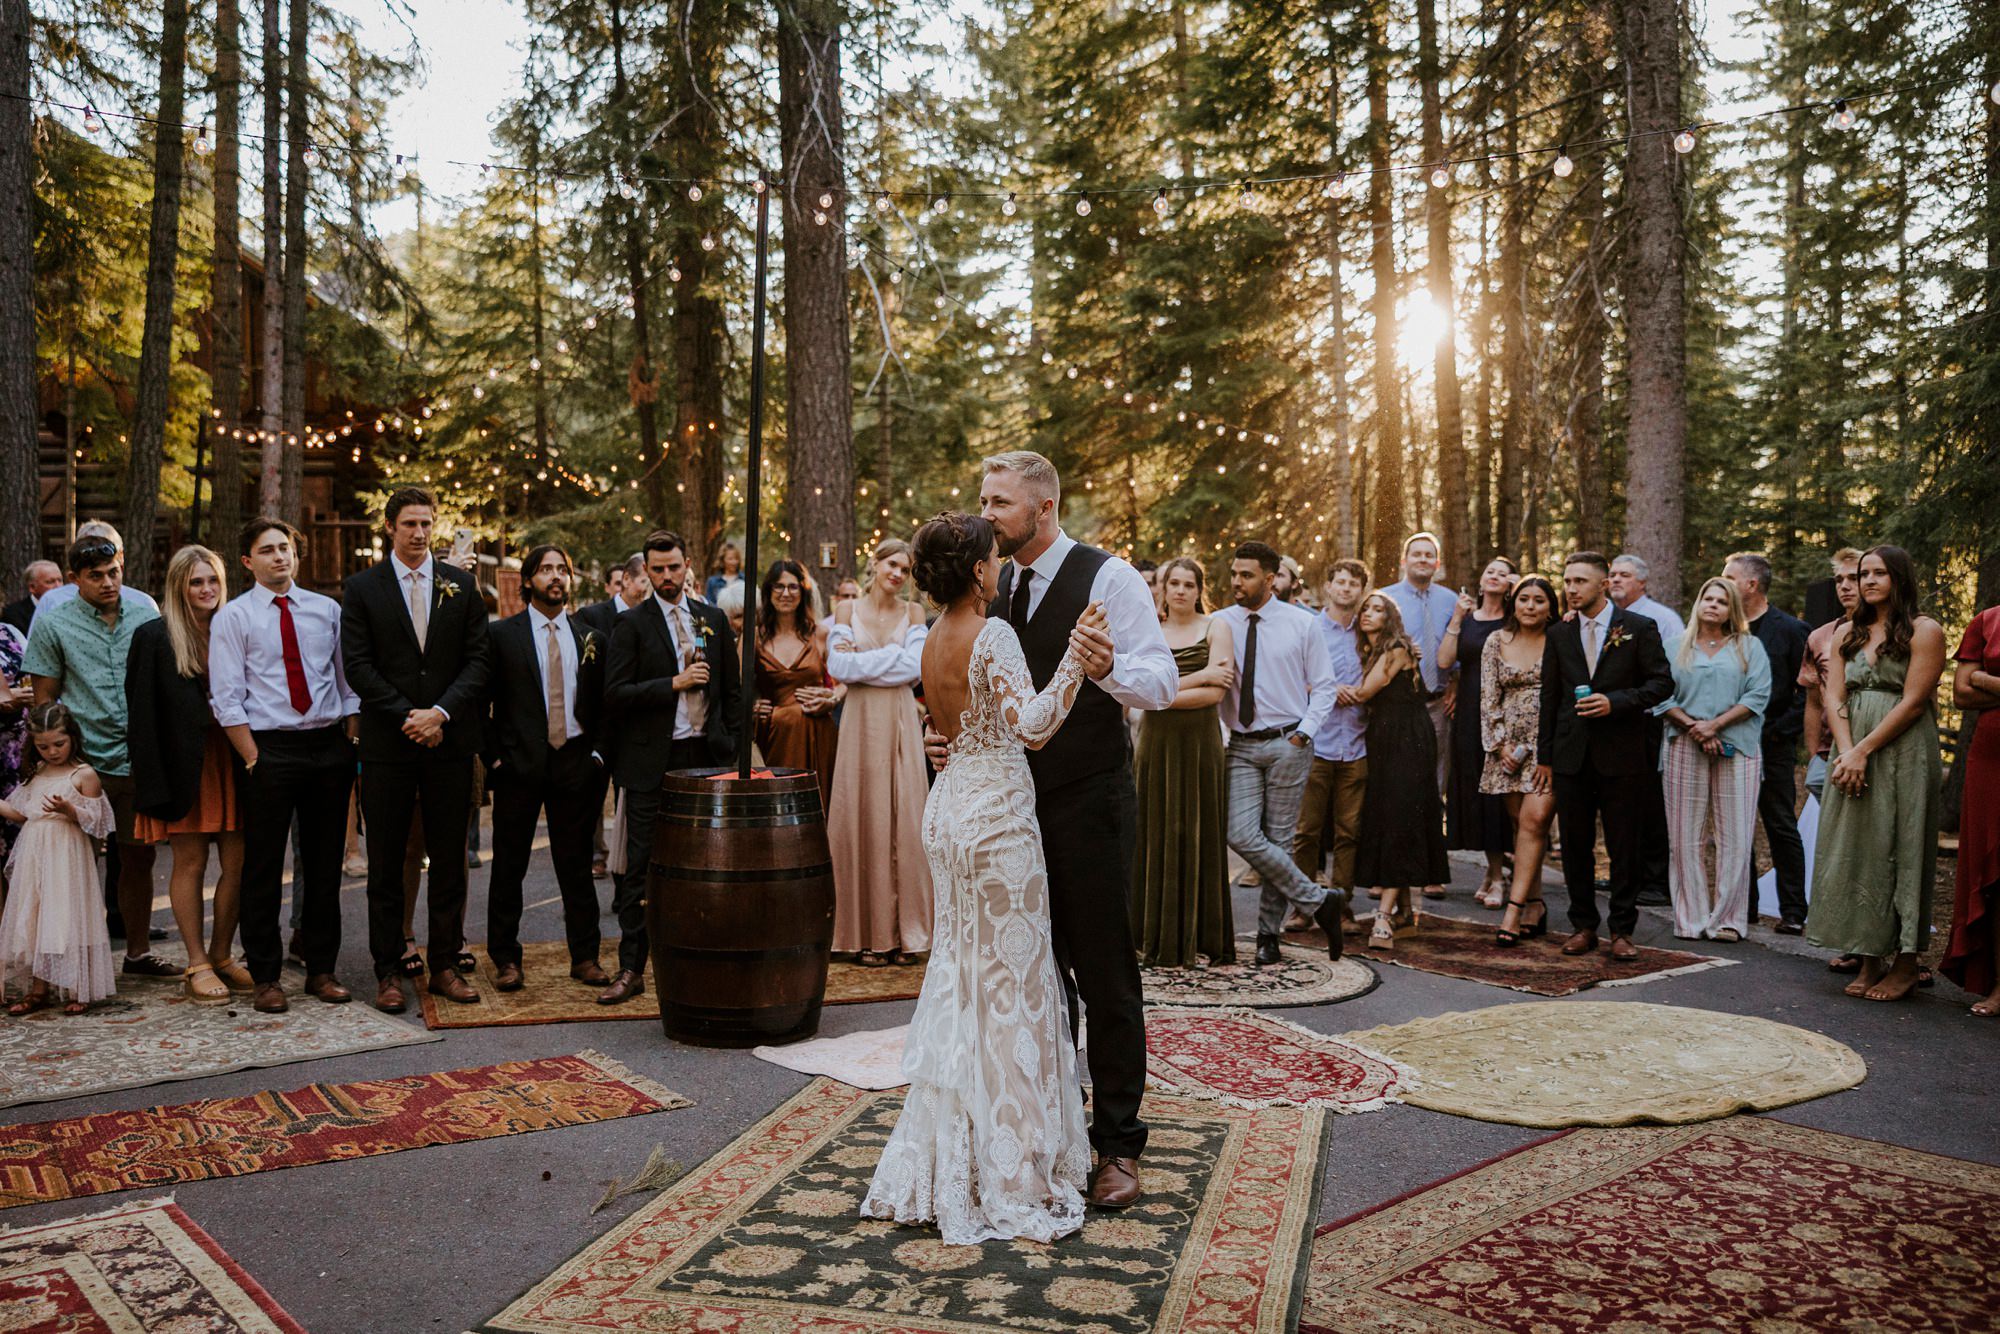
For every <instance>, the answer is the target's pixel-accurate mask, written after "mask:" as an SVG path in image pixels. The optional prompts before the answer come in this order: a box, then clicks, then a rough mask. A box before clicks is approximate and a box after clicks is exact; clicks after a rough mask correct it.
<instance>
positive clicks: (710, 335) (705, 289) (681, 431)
mask: <svg viewBox="0 0 2000 1334" xmlns="http://www.w3.org/2000/svg"><path fill="white" fill-rule="evenodd" d="M677 14H678V16H679V22H678V24H677V27H678V28H679V31H677V32H676V33H675V34H674V42H673V57H672V61H673V70H674V97H675V103H676V105H675V116H674V120H673V123H672V126H671V128H669V130H668V131H667V135H668V138H667V144H666V151H667V154H668V160H669V161H670V162H672V163H673V164H674V167H675V170H674V172H673V174H674V175H676V176H687V177H692V178H694V179H696V180H710V179H713V178H714V177H715V175H716V174H717V170H718V168H717V163H718V162H719V160H720V157H721V152H722V149H723V133H722V124H721V115H720V109H719V108H718V107H717V105H716V102H715V99H716V98H717V97H720V96H721V95H722V93H721V86H720V85H721V81H720V79H719V78H718V77H717V76H718V75H719V74H720V73H721V67H722V58H721V57H722V49H723V46H724V45H725V44H726V42H727V41H728V39H729V34H728V33H727V32H726V31H724V23H725V19H726V15H725V13H724V6H723V4H722V3H720V2H719V0H692V2H691V3H689V4H688V5H687V6H686V7H684V8H681V9H679V10H677ZM716 211H717V205H716V203H715V201H714V200H713V199H704V200H703V201H702V202H701V203H700V204H698V205H696V206H695V208H694V210H693V211H692V212H691V213H690V212H689V211H687V210H674V212H675V213H677V214H679V216H678V217H675V218H669V220H668V226H667V235H668V236H669V237H670V238H672V245H673V249H674V255H675V259H676V262H677V263H678V264H679V266H680V271H681V276H680V280H679V281H678V282H676V283H675V284H674V311H673V347H674V436H673V441H674V447H675V448H676V449H678V450H679V451H680V491H681V516H682V517H681V531H682V535H683V536H684V537H686V539H687V543H688V562H689V563H690V564H692V565H693V566H694V567H695V569H697V570H707V569H708V567H709V565H710V563H711V562H712V561H713V560H714V557H715V554H716V553H717V552H718V551H719V550H721V546H722V482H723V474H724V466H723V465H724V459H725V451H724V448H723V440H724V438H725V433H724V429H723V427H724V421H725V418H724V402H723V375H722V372H723V353H724V351H725V348H726V346H727V340H728V331H727V329H726V328H725V326H724V322H723V313H722V295H721V294H722V289H723V273H722V265H721V263H720V262H718V257H717V256H715V255H713V254H711V253H710V252H708V251H706V250H703V249H702V248H701V237H702V235H703V232H704V229H707V228H712V227H714V226H716V225H717V218H716ZM752 577H753V578H754V577H755V576H754V575H753V576H752Z"/></svg>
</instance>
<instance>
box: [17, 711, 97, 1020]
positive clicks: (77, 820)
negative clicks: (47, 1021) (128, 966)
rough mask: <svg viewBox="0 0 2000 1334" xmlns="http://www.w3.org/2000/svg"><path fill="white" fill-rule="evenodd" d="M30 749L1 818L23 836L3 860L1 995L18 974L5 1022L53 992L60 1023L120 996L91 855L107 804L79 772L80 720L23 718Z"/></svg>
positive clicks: (53, 715) (93, 779) (31, 714)
mask: <svg viewBox="0 0 2000 1334" xmlns="http://www.w3.org/2000/svg"><path fill="white" fill-rule="evenodd" d="M28 743H29V746H30V753H29V754H28V755H26V756H24V757H23V761H24V762H23V764H22V772H23V773H24V774H25V775H26V776H27V777H26V781H25V782H23V783H22V784H21V785H20V786H19V787H17V788H15V789H14V790H13V791H12V792H9V793H8V794H7V799H6V800H5V801H0V818H5V819H8V820H12V821H14V822H16V823H18V824H22V825H24V826H25V827H24V828H23V829H22V830H21V834H20V837H19V838H18V839H16V840H15V842H14V852H13V855H12V856H10V857H9V858H8V859H7V907H6V910H5V911H4V912H0V992H4V991H5V989H6V982H7V973H8V971H9V970H10V969H13V970H20V971H24V972H26V973H27V974H28V975H29V976H30V977H31V978H32V979H33V980H32V981H31V983H30V984H29V987H28V992H27V994H26V995H25V996H23V997H22V998H21V999H20V1000H18V1001H16V1002H14V1004H12V1005H10V1006H8V1007H7V1013H9V1014H13V1015H23V1014H32V1013H34V1012H35V1011H36V1010H39V1009H41V1008H43V1007H44V1006H46V1005H47V1004H48V1003H49V992H50V990H51V989H54V990H57V991H62V992H66V993H68V995H69V1001H68V1003H67V1004H65V1005H64V1006H63V1013H64V1014H82V1013H83V1012H84V1011H85V1010H87V1009H89V1008H90V1004H91V1002H92V1001H98V1000H104V999H105V998H107V997H109V996H112V995H115V994H116V993H117V990H118V984H117V979H116V976H115V974H114V973H113V972H112V967H111V936H110V934H109V933H108V932H107V931H106V930H105V926H104V905H103V901H102V898H101V896H100V894H99V892H98V879H97V858H96V855H95V854H94V852H93V851H92V849H91V846H90V840H91V839H93V838H108V837H110V836H111V834H112V831H113V828H114V819H113V816H112V813H111V802H110V801H109V800H108V799H107V798H106V797H105V795H104V785H103V784H102V783H101V782H100V781H99V780H98V777H97V771H96V770H95V769H92V768H91V767H90V766H89V765H87V764H85V763H84V762H83V759H82V751H83V734H82V732H81V730H80V729H79V728H78V727H77V724H76V719H75V718H74V717H72V716H71V715H70V711H69V710H68V709H66V708H64V707H63V706H62V705H61V704H60V703H50V704H37V705H35V706H34V707H33V708H32V709H30V710H29V711H28Z"/></svg>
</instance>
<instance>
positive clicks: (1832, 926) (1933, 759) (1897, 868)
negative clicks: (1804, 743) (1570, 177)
mask: <svg viewBox="0 0 2000 1334" xmlns="http://www.w3.org/2000/svg"><path fill="white" fill-rule="evenodd" d="M1908 671H1909V663H1908V662H1907V661H1903V660H1898V659H1896V658H1884V659H1882V660H1880V661H1877V662H1872V663H1871V662H1870V661H1869V660H1868V658H1867V655H1866V654H1865V653H1857V654H1856V655H1855V656H1854V657H1853V658H1852V659H1850V660H1849V661H1848V663H1847V674H1846V681H1847V716H1848V726H1849V728H1851V729H1852V730H1851V731H1850V732H1849V735H1850V736H1851V737H1852V738H1853V739H1854V740H1856V741H1859V740H1860V739H1861V738H1862V737H1865V736H1867V735H1868V734H1869V733H1870V732H1872V731H1874V730H1875V727H1876V725H1877V724H1879V723H1880V722H1881V721H1882V719H1883V718H1884V717H1886V716H1887V715H1888V713H1889V710H1891V709H1893V708H1895V707H1896V703H1897V701H1898V700H1900V699H1902V697H1903V680H1904V677H1905V674H1906V673H1907V672H1908ZM1943 782H1944V764H1943V761H1942V760H1940V759H1939V757H1938V732H1937V716H1936V713H1935V712H1934V711H1933V710H1931V709H1925V710H1924V712H1923V715H1922V716H1921V717H1919V718H1918V719H1917V720H1916V721H1915V722H1914V723H1911V724H1910V725H1909V726H1908V727H1907V728H1905V729H1903V734H1902V735H1901V736H1899V737H1897V738H1896V739H1895V740H1894V741H1891V742H1890V743H1889V744H1888V745H1887V746H1885V747H1883V748H1882V749H1881V750H1879V751H1877V752H1876V753H1875V754H1873V755H1871V756H1869V757H1868V787H1867V789H1866V790H1864V791H1863V792H1862V794H1861V795H1860V796H1858V797H1850V796H1848V795H1847V794H1846V793H1844V792H1842V791H1841V790H1840V789H1839V788H1837V787H1835V786H1834V785H1833V784H1832V783H1831V782H1829V783H1828V784H1827V785H1826V795H1825V796H1824V797H1823V798H1822V800H1821V805H1820V816H1819V843H1818V845H1817V848H1816V855H1815V859H1814V862H1813V883H1812V904H1811V908H1810V910H1809V912H1808V913H1807V916H1806V939H1807V940H1809V941H1811V942H1812V943H1813V944H1815V945H1819V946H1821V947H1823V948H1826V949H1835V950H1841V951H1844V952H1845V953H1848V954H1859V955H1865V956H1868V957H1871V958H1880V957H1883V956H1886V955H1891V954H1920V953H1922V952H1923V951H1924V950H1926V949H1928V948H1929V947H1930V943H1931V889H1932V883H1933V881H1934V879H1935V877H1936V871H1937V841H1938V819H1939V815H1940V811H1939V806H1940V796H1939V794H1940V791H1941V789H1942V787H1943Z"/></svg>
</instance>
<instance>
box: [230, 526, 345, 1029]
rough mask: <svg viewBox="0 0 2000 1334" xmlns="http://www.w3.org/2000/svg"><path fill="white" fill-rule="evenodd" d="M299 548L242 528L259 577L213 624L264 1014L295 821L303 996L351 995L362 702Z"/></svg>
mask: <svg viewBox="0 0 2000 1334" xmlns="http://www.w3.org/2000/svg"><path fill="white" fill-rule="evenodd" d="M299 547H300V537H299V531H298V529H296V528H294V527H292V526H291V525H290V524H288V523H286V522H284V520H282V519H268V518H258V519H252V520H251V521H250V522H249V523H247V524H245V525H244V526H243V531H242V536H241V540H240V549H241V553H242V557H243V568H245V569H246V570H248V571H250V577H251V578H252V579H254V580H255V581H256V582H255V583H254V584H253V585H252V586H251V588H250V590H249V591H248V592H247V593H245V594H244V595H243V596H241V597H238V598H231V599H230V600H229V601H228V602H227V603H225V604H223V607H222V609H221V610H220V611H218V612H216V613H215V620H214V622H213V623H212V624H210V626H209V630H208V699H209V707H210V708H212V709H213V710H214V711H215V721H216V723H217V724H218V725H219V726H221V728H222V729H223V731H224V733H225V734H226V735H227V736H228V737H229V744H230V745H232V746H234V747H235V748H236V753H237V755H238V756H240V757H241V758H242V760H243V769H244V772H243V782H242V787H241V789H240V798H241V809H242V818H243V828H244V852H243V890H242V905H243V907H242V931H243V959H244V963H245V964H246V965H247V966H248V967H249V969H250V980H251V981H252V982H253V983H254V984H255V985H256V992H255V995H254V997H253V999H252V1003H253V1004H254V1005H255V1006H256V1008H257V1009H259V1010H261V1011H264V1012H265V1013H282V1012H283V1011H284V1010H285V1008H286V1001H285V993H284V990H283V988H282V987H280V986H279V984H278V975H279V974H280V973H281V972H282V971H283V970H284V966H285V951H284V946H283V944H282V941H281V938H280V934H279V928H278V900H279V898H280V897H281V895H282V893H283V880H284V873H285V845H286V843H287V842H288V841H289V839H290V836H291V832H292V821H293V819H294V817H296V818H297V820H298V826H299V855H298V863H297V867H298V875H297V877H296V879H295V880H294V882H293V885H292V892H293V893H294V894H296V895H298V896H299V900H300V902H301V903H302V904H303V908H304V910H303V914H302V916H301V918H300V922H299V932H298V950H299V953H300V955H301V956H302V957H303V958H304V959H305V961H306V993H307V994H308V995H312V996H317V997H318V998H319V999H320V1000H322V1001H325V1002H327V1003H329V1004H339V1003H341V1002H343V1001H346V1000H347V999H348V998H349V995H350V993H349V992H348V990H347V988H346V987H344V986H342V985H341V984H340V981H339V979H338V978H336V977H335V976H334V974H333V970H334V965H335V963H336V961H337V960H338V959H339V957H340V853H341V843H342V841H343V840H344V838H345V836H346V832H347V797H348V792H349V791H350V790H351V789H352V788H353V786H354V738H355V736H356V735H357V730H356V729H357V722H358V720H357V717H356V715H358V714H359V713H360V712H361V701H360V699H359V698H358V697H357V696H356V695H355V693H354V691H352V690H351V689H349V688H348V684H347V674H346V671H345V668H344V664H343V662H342V660H341V648H340V604H339V603H337V602H335V601H334V600H333V599H332V598H330V597H323V596H321V595H320V594H318V593H314V592H312V591H311V590H309V589H304V588H300V587H299V586H298V585H297V584H295V583H293V582H292V576H293V574H294V573H295V572H296V571H297V569H298V562H299Z"/></svg>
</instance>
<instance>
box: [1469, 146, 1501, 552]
mask: <svg viewBox="0 0 2000 1334" xmlns="http://www.w3.org/2000/svg"><path fill="white" fill-rule="evenodd" d="M1482 142H1483V141H1482ZM1482 151H1483V149H1482ZM1486 165H1490V164H1483V166H1482V170H1483V169H1484V166H1486ZM1483 184H1484V187H1485V188H1484V189H1483V190H1482V191H1481V192H1480V193H1481V198H1480V201H1479V264H1478V267H1477V268H1476V269H1475V270H1474V277H1473V284H1474V286H1476V287H1477V288H1478V289H1479V300H1478V302H1477V304H1475V305H1474V307H1473V312H1472V345H1473V346H1474V347H1476V348H1478V349H1479V380H1478V383H1477V384H1476V385H1475V387H1474V388H1473V391H1472V437H1473V440H1474V441H1475V442H1476V444H1475V446H1474V449H1473V456H1472V543H1473V546H1474V548H1475V551H1474V553H1473V558H1474V560H1475V561H1477V562H1478V563H1479V564H1480V566H1481V567H1482V568H1484V565H1485V563H1486V562H1487V561H1488V560H1491V559H1492V557H1493V553H1494V552H1495V551H1498V550H1499V546H1498V544H1496V543H1495V542H1494V540H1493V371H1494V367H1495V363H1496V362H1497V360H1498V358H1497V357H1496V356H1495V355H1494V348H1493V264H1492V250H1491V245H1492V240H1493V235H1492V231H1493V229H1492V227H1491V225H1490V224H1491V221H1492V219H1491V216H1490V212H1491V211H1490V210H1489V209H1488V207H1487V200H1486V196H1487V195H1488V194H1490V193H1491V192H1492V188H1493V182H1492V177H1491V175H1490V173H1489V174H1488V175H1487V176H1486V177H1485V179H1484V181H1483Z"/></svg>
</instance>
